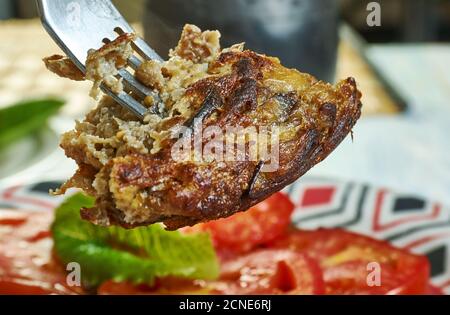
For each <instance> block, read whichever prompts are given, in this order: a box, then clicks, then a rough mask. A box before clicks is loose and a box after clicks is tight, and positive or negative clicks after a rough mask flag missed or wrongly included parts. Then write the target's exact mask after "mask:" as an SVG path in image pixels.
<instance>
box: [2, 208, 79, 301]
mask: <svg viewBox="0 0 450 315" xmlns="http://www.w3.org/2000/svg"><path fill="white" fill-rule="evenodd" d="M52 217H53V214H52V213H51V212H29V213H25V212H20V213H18V212H14V211H4V210H1V211H0V294H75V293H81V289H79V288H75V289H73V288H71V287H69V286H67V285H66V275H65V272H64V269H63V267H62V266H60V265H59V264H58V263H57V262H56V261H55V259H54V258H53V256H52V247H53V242H52V239H51V237H50V232H49V226H50V224H51V221H52Z"/></svg>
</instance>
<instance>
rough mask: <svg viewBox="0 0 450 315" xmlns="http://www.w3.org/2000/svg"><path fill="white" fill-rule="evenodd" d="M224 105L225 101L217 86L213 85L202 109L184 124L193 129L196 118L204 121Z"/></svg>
mask: <svg viewBox="0 0 450 315" xmlns="http://www.w3.org/2000/svg"><path fill="white" fill-rule="evenodd" d="M222 105H223V101H222V97H221V96H220V93H219V91H218V90H217V89H216V88H215V87H212V88H211V89H210V90H209V92H208V95H207V96H206V98H205V100H204V101H203V103H202V104H201V106H200V109H199V110H198V111H197V113H196V114H195V115H194V116H193V117H192V118H190V119H189V120H188V121H187V122H186V123H185V124H184V126H185V127H188V128H191V129H192V128H193V127H194V123H195V121H196V120H200V121H203V120H204V119H205V118H207V117H208V116H209V115H211V114H212V112H214V111H215V110H216V109H218V108H219V107H221V106H222Z"/></svg>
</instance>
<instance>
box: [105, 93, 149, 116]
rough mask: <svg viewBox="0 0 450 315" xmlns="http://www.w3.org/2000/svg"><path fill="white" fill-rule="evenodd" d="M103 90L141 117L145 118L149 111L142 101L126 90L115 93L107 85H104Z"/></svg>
mask: <svg viewBox="0 0 450 315" xmlns="http://www.w3.org/2000/svg"><path fill="white" fill-rule="evenodd" d="M102 90H103V92H104V93H105V94H107V95H109V96H110V97H111V98H113V99H114V100H115V101H116V102H117V103H119V104H120V105H122V106H123V107H125V108H127V109H128V110H129V111H131V112H132V113H133V114H135V115H136V116H137V117H138V118H139V119H141V120H143V119H144V117H145V115H146V114H147V113H148V109H147V108H146V107H145V106H143V105H142V104H141V103H139V102H138V101H136V100H135V99H134V98H133V97H131V95H129V94H127V93H125V92H121V93H119V94H115V93H114V92H113V91H111V90H110V89H109V88H107V87H106V86H105V85H102Z"/></svg>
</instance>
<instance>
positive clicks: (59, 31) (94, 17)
mask: <svg viewBox="0 0 450 315" xmlns="http://www.w3.org/2000/svg"><path fill="white" fill-rule="evenodd" d="M36 2H37V4H38V10H39V15H40V17H41V20H42V23H43V25H44V27H45V29H46V30H47V32H48V33H49V35H50V36H51V37H52V38H53V39H54V41H55V42H56V43H57V44H58V45H59V46H60V47H61V49H62V50H63V51H64V52H65V53H66V55H67V56H69V57H70V58H71V60H72V61H73V62H74V63H75V65H76V66H77V67H78V68H79V69H80V70H81V71H82V72H85V71H86V67H85V61H86V58H87V52H88V51H89V50H90V49H98V48H100V47H101V45H102V40H103V39H105V38H109V39H113V38H114V37H115V36H116V35H117V34H119V33H120V32H122V33H123V32H126V33H130V32H133V28H132V27H131V26H130V25H129V24H128V23H127V21H126V20H125V19H124V18H123V16H122V15H121V14H120V12H119V11H118V10H117V8H116V7H115V6H114V4H113V3H112V2H111V1H109V0H99V1H92V0H58V1H54V0H36ZM71 7H78V8H80V10H79V17H78V19H77V21H73V19H72V18H71V17H70V16H69V14H71V12H72V11H73V10H69V8H71ZM99 10H102V15H100V14H99V12H98V11H99ZM93 25H95V27H96V30H95V32H93V31H92V29H91V28H92V26H93ZM118 30H120V32H119V31H118ZM132 45H133V48H134V49H135V50H136V52H137V53H138V54H139V55H141V56H142V58H144V60H145V59H153V60H158V61H163V60H162V58H161V57H159V56H158V54H157V53H156V52H155V51H154V50H153V49H152V48H151V47H149V46H148V45H147V44H146V43H145V42H144V40H143V39H141V38H138V39H137V40H136V41H135V42H134V43H132ZM141 63H142V60H141V59H140V58H138V56H132V57H131V58H130V59H129V60H128V64H129V66H130V67H131V68H132V69H134V70H136V69H137V68H138V67H139V65H140V64H141ZM118 76H120V77H122V78H123V81H124V85H125V87H126V91H124V92H121V93H119V94H115V93H114V92H112V91H111V89H110V88H108V87H107V86H106V85H104V84H102V86H101V87H102V90H103V92H105V93H106V94H107V95H109V96H111V97H112V98H113V99H114V100H115V101H116V102H118V103H119V104H120V105H122V106H123V107H125V108H127V109H128V110H130V111H131V112H133V113H134V114H135V115H136V116H138V117H139V118H140V119H143V118H144V116H145V114H146V113H147V112H148V109H147V108H146V107H145V106H143V105H142V104H141V103H140V101H139V100H136V99H134V98H133V97H132V96H131V95H130V94H128V92H129V91H132V92H134V94H133V95H135V96H136V97H137V98H139V99H143V98H144V97H146V96H149V95H150V96H152V97H153V100H154V101H156V102H155V104H159V103H160V102H161V100H160V97H159V95H158V94H157V92H154V91H152V90H151V89H149V88H147V87H146V86H144V85H143V84H141V83H140V82H138V81H137V80H136V79H135V78H134V77H133V75H131V74H130V73H129V72H128V71H126V70H125V69H121V70H119V74H118Z"/></svg>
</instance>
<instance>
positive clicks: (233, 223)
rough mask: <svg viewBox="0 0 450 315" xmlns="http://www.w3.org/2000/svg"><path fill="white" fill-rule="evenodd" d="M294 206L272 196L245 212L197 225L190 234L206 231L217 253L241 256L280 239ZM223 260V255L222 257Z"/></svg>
mask: <svg viewBox="0 0 450 315" xmlns="http://www.w3.org/2000/svg"><path fill="white" fill-rule="evenodd" d="M293 210H294V204H293V203H292V202H291V201H290V199H289V197H287V196H286V195H285V194H283V193H276V194H274V195H272V196H271V197H269V198H267V199H266V200H264V201H263V202H260V203H258V204H257V205H255V206H253V207H252V208H250V209H249V210H247V211H244V212H239V213H236V214H234V215H232V216H230V217H228V218H224V219H219V220H215V221H209V222H206V223H201V224H198V225H196V226H194V227H193V228H190V230H194V231H198V230H203V231H210V233H211V235H212V238H213V242H214V244H215V247H216V249H217V250H218V252H219V253H221V254H224V253H227V252H231V253H245V252H249V251H250V250H252V249H254V248H256V247H258V246H259V245H261V244H264V243H267V242H270V241H273V240H275V239H277V238H278V237H281V236H283V235H284V234H285V233H286V231H287V227H288V226H289V224H290V222H291V214H292V211H293ZM224 255H225V256H226V254H224Z"/></svg>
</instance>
